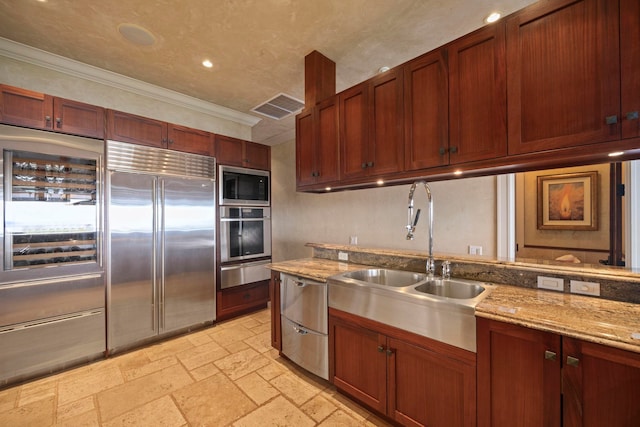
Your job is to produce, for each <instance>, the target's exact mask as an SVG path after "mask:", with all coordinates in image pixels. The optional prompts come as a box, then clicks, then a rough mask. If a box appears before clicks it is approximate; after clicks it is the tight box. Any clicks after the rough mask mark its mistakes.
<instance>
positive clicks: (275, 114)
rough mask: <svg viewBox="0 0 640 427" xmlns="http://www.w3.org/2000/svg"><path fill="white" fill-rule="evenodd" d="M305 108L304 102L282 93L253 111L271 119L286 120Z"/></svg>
mask: <svg viewBox="0 0 640 427" xmlns="http://www.w3.org/2000/svg"><path fill="white" fill-rule="evenodd" d="M303 107H304V102H302V101H300V100H299V99H295V98H294V97H292V96H289V95H285V94H284V93H281V94H279V95H276V96H274V97H273V98H271V99H270V100H268V101H267V102H264V103H262V104H260V105H258V106H257V107H255V108H253V109H252V110H251V111H253V112H255V113H258V114H262V115H263V116H267V117H269V118H270V119H276V120H280V119H284V118H285V117H289V116H290V115H292V114H295V113H297V112H298V111H300V110H302V108H303Z"/></svg>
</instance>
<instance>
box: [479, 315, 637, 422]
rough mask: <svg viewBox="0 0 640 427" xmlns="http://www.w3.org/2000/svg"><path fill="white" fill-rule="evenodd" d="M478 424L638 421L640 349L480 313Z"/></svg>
mask: <svg viewBox="0 0 640 427" xmlns="http://www.w3.org/2000/svg"><path fill="white" fill-rule="evenodd" d="M477 337H478V341H477V345H478V426H480V427H485V426H493V427H501V426H514V425H518V426H522V427H527V426H531V427H534V426H536V427H537V426H545V427H546V426H551V427H553V426H563V427H577V426H582V427H596V426H616V427H627V426H628V427H631V426H637V425H638V422H639V420H640V406H639V405H637V402H636V400H637V396H638V395H640V353H634V352H629V351H624V350H619V349H615V348H611V347H608V346H604V345H600V344H594V343H590V342H586V341H582V340H579V339H575V338H569V337H565V336H561V335H558V334H554V333H551V332H544V331H539V330H534V329H530V328H526V327H523V326H518V325H514V324H509V323H504V322H499V321H494V320H489V319H484V318H478V319H477Z"/></svg>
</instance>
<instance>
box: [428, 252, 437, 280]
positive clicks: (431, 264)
mask: <svg viewBox="0 0 640 427" xmlns="http://www.w3.org/2000/svg"><path fill="white" fill-rule="evenodd" d="M426 270H427V275H428V276H430V277H429V278H430V279H433V276H435V274H436V261H435V260H434V259H433V258H432V257H430V258H427V266H426Z"/></svg>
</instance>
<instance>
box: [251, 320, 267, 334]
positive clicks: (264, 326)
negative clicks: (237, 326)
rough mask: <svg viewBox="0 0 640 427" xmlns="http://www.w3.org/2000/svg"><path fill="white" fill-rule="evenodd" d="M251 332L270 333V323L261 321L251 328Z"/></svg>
mask: <svg viewBox="0 0 640 427" xmlns="http://www.w3.org/2000/svg"><path fill="white" fill-rule="evenodd" d="M251 332H253V333H254V334H261V333H263V332H269V335H271V325H270V324H268V323H263V324H262V325H260V326H256V327H255V328H251Z"/></svg>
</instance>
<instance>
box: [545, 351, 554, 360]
mask: <svg viewBox="0 0 640 427" xmlns="http://www.w3.org/2000/svg"><path fill="white" fill-rule="evenodd" d="M544 358H545V360H556V353H555V352H553V351H549V350H545V352H544Z"/></svg>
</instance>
